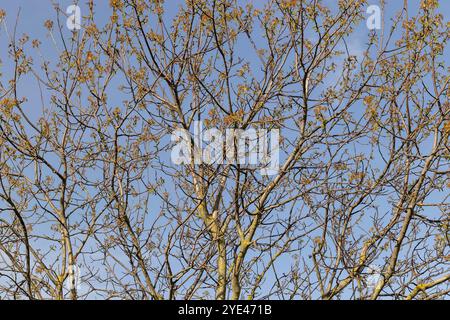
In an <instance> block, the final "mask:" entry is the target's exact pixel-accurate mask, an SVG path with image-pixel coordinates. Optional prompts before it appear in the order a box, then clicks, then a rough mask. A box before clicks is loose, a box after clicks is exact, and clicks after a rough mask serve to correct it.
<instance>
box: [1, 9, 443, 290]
mask: <svg viewBox="0 0 450 320" xmlns="http://www.w3.org/2000/svg"><path fill="white" fill-rule="evenodd" d="M172 5H173V4H169V3H164V2H163V1H161V0H153V1H143V0H111V1H110V7H109V10H110V14H109V19H108V21H107V22H106V23H104V24H103V25H102V24H101V23H100V22H99V21H101V20H102V19H101V17H102V14H103V15H104V12H103V13H102V14H101V13H99V11H104V10H105V8H104V5H100V4H97V7H99V6H102V8H101V9H102V10H99V8H97V7H96V5H95V4H94V2H93V1H90V2H89V12H88V14H87V15H85V16H84V18H83V20H82V29H81V30H75V31H68V30H67V29H66V27H65V19H66V18H65V16H64V15H63V14H62V13H64V12H65V10H63V9H61V8H59V7H56V8H55V13H56V18H55V19H53V20H48V21H46V22H45V24H44V26H45V28H47V30H48V37H47V38H46V39H35V40H30V39H29V37H28V36H27V35H23V36H21V37H20V38H18V36H17V34H16V28H15V27H14V26H17V23H19V22H20V21H16V24H15V25H14V24H13V25H12V26H13V28H11V27H10V28H8V26H10V24H7V20H6V19H8V18H10V17H9V15H8V16H7V17H5V15H6V14H7V13H6V12H4V11H2V13H1V14H0V17H1V18H3V24H2V32H3V33H4V34H5V35H6V36H7V37H8V42H9V58H8V61H6V64H7V65H8V66H12V67H13V72H10V73H7V74H6V75H5V74H4V75H2V76H1V78H0V100H1V102H0V105H1V110H0V198H1V200H0V207H1V211H0V294H1V297H3V298H17V299H24V298H27V299H46V298H52V299H65V298H70V299H83V298H92V297H100V298H108V299H109V298H121V299H130V298H133V299H175V298H178V299H180V298H184V299H201V298H216V299H225V298H230V299H245V298H248V299H263V298H279V299H299V298H300V299H344V298H349V299H378V298H391V299H437V298H445V297H448V292H449V288H448V283H449V282H448V280H449V277H450V273H449V272H448V270H449V257H450V256H449V246H448V244H449V237H448V236H449V216H448V214H449V202H448V198H449V188H450V162H449V159H450V152H449V150H450V149H449V134H450V103H449V95H450V90H449V80H450V77H449V67H448V65H447V62H448V61H447V62H446V61H445V59H444V56H445V52H446V51H448V48H447V41H448V38H449V24H448V23H446V22H444V21H443V17H442V15H440V14H439V13H438V11H437V9H438V1H435V0H422V1H421V3H420V7H418V8H416V9H417V10H418V13H417V15H415V16H412V17H410V16H408V8H407V6H406V4H405V6H404V8H403V10H402V11H401V12H399V13H398V14H397V15H396V16H395V17H394V18H392V20H391V26H390V27H384V28H383V29H382V30H373V31H367V30H366V31H365V33H366V34H368V37H367V45H366V47H365V48H364V50H361V53H358V54H356V55H355V54H354V53H353V50H352V49H351V48H349V45H350V46H351V43H350V41H352V35H354V34H355V33H356V32H360V31H357V30H358V28H360V27H359V26H360V25H363V24H364V19H365V18H366V15H365V8H366V7H367V5H368V3H367V1H360V0H359V1H358V0H347V1H338V2H337V5H336V6H335V7H327V5H326V4H325V1H319V0H293V1H292V0H268V1H265V2H264V3H262V4H260V5H258V6H256V5H252V4H251V3H244V4H242V3H241V1H236V0H198V1H194V0H187V1H186V2H185V3H183V4H180V5H179V8H178V9H177V12H176V13H175V14H174V13H173V10H169V12H168V8H169V6H172ZM255 6H256V7H255ZM1 18H0V19H1ZM43 41H46V43H49V44H50V45H51V44H53V46H54V48H55V50H58V59H57V61H55V60H51V61H50V60H49V59H46V58H45V55H42V54H40V52H41V47H42V42H43ZM2 46H3V45H2ZM4 63H5V62H4ZM27 79H34V82H33V83H35V84H36V86H35V87H33V90H36V91H39V92H40V93H41V100H40V101H38V100H37V99H36V100H34V101H30V100H28V98H27V97H26V96H24V95H23V93H21V92H22V91H24V83H30V82H29V81H30V80H27ZM40 107H41V108H42V111H40V112H39V117H38V119H37V121H36V119H33V118H32V117H30V109H31V108H34V109H38V108H40ZM200 120H201V121H203V125H204V128H205V129H209V128H217V129H218V130H220V131H221V132H224V131H225V130H226V129H235V130H249V129H265V130H268V131H269V130H274V129H279V130H280V132H281V133H280V168H279V170H278V172H277V173H276V174H275V175H272V176H266V175H261V174H260V173H259V170H260V168H259V167H258V166H249V165H246V164H242V163H239V162H237V161H228V162H225V163H213V164H206V163H201V164H199V163H197V162H196V161H195V152H193V153H192V154H190V159H191V161H190V163H187V164H184V165H178V164H174V163H173V162H172V161H171V160H170V154H171V151H172V148H173V142H172V141H171V140H170V137H171V133H172V132H174V131H176V130H179V129H184V130H187V131H189V132H193V131H194V126H195V124H196V123H197V121H200ZM232 151H233V150H232ZM235 156H236V155H235ZM375 266H376V268H375ZM373 270H376V272H377V274H378V277H377V278H376V279H377V280H376V281H375V283H372V285H370V284H369V283H368V281H367V279H368V277H369V276H370V275H371V273H373ZM77 284H79V285H77Z"/></svg>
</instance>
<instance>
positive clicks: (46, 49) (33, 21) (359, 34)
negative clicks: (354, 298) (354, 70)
mask: <svg viewBox="0 0 450 320" xmlns="http://www.w3.org/2000/svg"><path fill="white" fill-rule="evenodd" d="M55 2H57V3H58V4H59V5H60V7H61V8H66V7H68V6H69V5H71V4H73V3H74V2H73V1H70V0H59V1H55ZM183 2H184V1H178V0H177V1H172V4H173V5H172V4H171V5H169V6H166V10H167V15H168V17H169V16H171V15H172V14H174V13H175V12H176V8H177V4H179V3H183ZM386 2H387V3H386V14H385V23H386V25H389V20H390V15H393V14H395V13H396V12H398V10H399V9H400V8H401V7H402V4H403V1H400V0H387V1H386ZM419 2H420V0H409V3H410V7H411V10H412V12H411V13H410V15H414V13H415V12H414V8H417V7H418V4H419ZM107 3H108V1H107V0H99V1H95V4H96V12H97V23H98V24H102V20H103V21H107V19H109V12H110V11H109V8H108V5H107ZM255 3H256V1H255ZM325 3H326V4H329V5H330V6H333V7H334V8H335V3H336V1H334V0H333V1H332V0H328V1H325ZM378 3H379V2H378V1H375V0H374V1H369V4H378ZM439 3H440V5H441V7H440V11H441V12H442V14H443V16H444V20H446V21H448V20H450V1H448V0H441V1H439ZM79 5H80V7H81V10H82V14H83V13H85V12H87V5H86V2H85V1H80V2H79ZM0 8H1V9H4V10H5V11H6V12H7V20H6V21H7V23H6V24H7V27H8V31H9V32H10V33H11V32H12V30H13V28H14V22H15V18H16V16H17V15H18V14H19V12H20V16H19V21H18V25H17V34H18V36H19V37H20V35H21V34H22V33H27V34H28V35H29V36H30V38H31V39H35V38H37V39H41V40H42V42H43V44H44V45H43V46H42V54H43V57H44V58H45V59H46V60H50V61H52V60H56V59H57V57H58V55H59V50H58V48H56V47H55V46H54V44H53V42H52V39H51V38H50V37H49V35H48V33H47V30H46V29H45V28H44V26H43V23H44V21H45V20H47V19H52V20H54V19H55V18H56V16H55V11H54V10H53V5H52V1H50V0H0ZM62 22H63V23H65V21H64V20H63V21H62ZM69 34H70V32H69V31H67V35H69ZM367 35H368V30H367V28H366V27H365V25H364V22H363V23H362V24H361V25H360V28H358V30H357V31H356V32H355V33H354V34H353V35H352V36H351V37H350V38H349V39H348V40H349V41H348V45H349V50H350V53H351V54H354V55H356V56H359V55H361V53H362V51H363V50H364V48H365V44H366V42H367V39H368V38H367ZM243 54H244V53H243ZM0 59H1V60H2V62H3V64H2V66H1V67H0V72H1V73H3V77H4V78H5V79H7V78H9V77H10V76H11V72H12V69H11V65H9V64H8V61H9V59H8V57H7V36H6V32H5V30H4V28H3V26H2V27H1V28H0ZM37 60H38V59H37ZM447 62H448V60H447ZM20 88H21V91H20V95H21V96H27V98H28V100H29V103H27V104H26V105H25V106H27V107H28V108H29V109H28V110H27V111H28V114H29V116H30V117H32V118H35V119H38V118H39V117H40V116H41V115H42V109H41V108H40V107H38V106H40V103H36V102H40V99H41V96H40V94H41V93H40V92H39V90H36V88H37V82H36V80H35V79H33V78H32V77H27V78H25V79H24V80H23V81H22V83H21V84H20ZM44 95H45V93H44ZM111 99H112V100H120V96H119V95H118V96H117V97H116V98H115V97H111ZM280 263H281V264H283V263H286V265H288V264H289V263H290V262H289V261H287V260H283V259H282V260H280Z"/></svg>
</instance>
